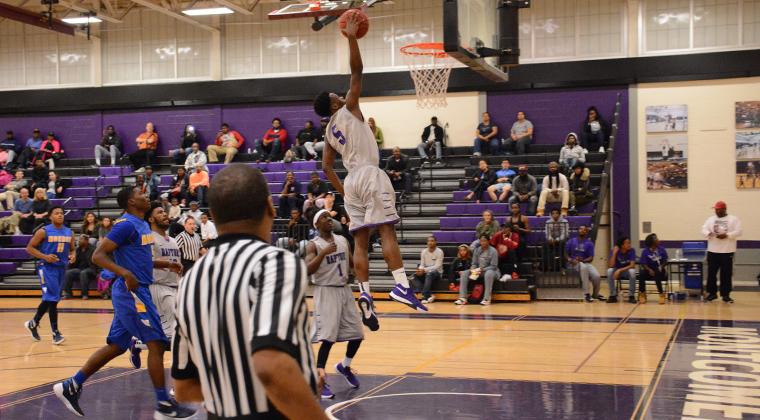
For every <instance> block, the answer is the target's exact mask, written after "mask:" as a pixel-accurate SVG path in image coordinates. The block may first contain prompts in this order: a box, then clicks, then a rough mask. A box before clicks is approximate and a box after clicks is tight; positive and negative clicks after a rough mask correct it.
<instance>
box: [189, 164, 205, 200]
mask: <svg viewBox="0 0 760 420" xmlns="http://www.w3.org/2000/svg"><path fill="white" fill-rule="evenodd" d="M208 186H209V178H208V172H206V171H204V170H203V165H198V166H196V167H195V172H193V173H192V174H191V175H190V183H189V185H188V187H187V196H188V198H190V199H191V200H197V201H198V203H200V205H201V207H203V206H205V205H206V191H207V190H208Z"/></svg>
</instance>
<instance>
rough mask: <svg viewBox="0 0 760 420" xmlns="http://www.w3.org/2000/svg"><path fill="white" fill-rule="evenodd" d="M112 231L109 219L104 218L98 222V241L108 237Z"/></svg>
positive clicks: (111, 223) (111, 221)
mask: <svg viewBox="0 0 760 420" xmlns="http://www.w3.org/2000/svg"><path fill="white" fill-rule="evenodd" d="M111 229H113V220H111V218H110V217H108V216H105V217H103V219H101V220H100V226H98V241H102V240H103V238H105V237H106V236H108V234H109V233H111Z"/></svg>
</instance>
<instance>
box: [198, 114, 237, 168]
mask: <svg viewBox="0 0 760 420" xmlns="http://www.w3.org/2000/svg"><path fill="white" fill-rule="evenodd" d="M215 143H216V144H212V145H210V146H209V147H208V148H207V149H206V151H207V152H208V161H209V162H211V163H216V162H219V158H218V157H217V155H222V156H224V163H230V162H232V159H234V158H235V155H236V154H237V152H238V150H240V148H241V147H243V143H245V138H244V137H243V136H242V135H241V134H240V133H239V132H238V131H236V130H230V125H229V124H227V123H224V124H222V128H221V130H219V132H218V133H216V141H215Z"/></svg>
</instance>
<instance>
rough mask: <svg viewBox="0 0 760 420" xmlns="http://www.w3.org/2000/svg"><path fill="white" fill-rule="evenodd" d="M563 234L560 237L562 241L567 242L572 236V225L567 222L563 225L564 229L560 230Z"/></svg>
mask: <svg viewBox="0 0 760 420" xmlns="http://www.w3.org/2000/svg"><path fill="white" fill-rule="evenodd" d="M560 231H561V232H562V233H561V234H560V236H559V240H560V241H566V240H567V237H568V236H570V224H569V223H568V222H567V221H565V223H562V229H561V230H560Z"/></svg>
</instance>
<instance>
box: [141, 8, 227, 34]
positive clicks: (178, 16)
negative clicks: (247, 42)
mask: <svg viewBox="0 0 760 420" xmlns="http://www.w3.org/2000/svg"><path fill="white" fill-rule="evenodd" d="M132 1H133V2H134V3H137V4H139V5H140V6H143V7H147V8H148V9H151V10H155V11H157V12H160V13H163V14H165V15H167V16H171V17H173V18H174V19H177V20H180V21H182V22H185V23H189V24H191V25H193V26H197V27H199V28H202V29H205V30H207V31H209V32H211V33H219V29H216V28H214V27H213V26H209V25H206V24H203V23H200V22H198V21H196V20H193V19H191V18H189V17H187V16H185V15H183V14H180V13H177V12H173V11H171V10H169V9H165V8H163V7H161V6H160V5H158V4H156V3H153V2H152V1H150V0H132Z"/></svg>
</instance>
